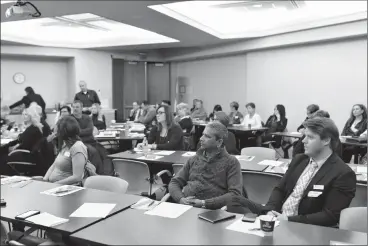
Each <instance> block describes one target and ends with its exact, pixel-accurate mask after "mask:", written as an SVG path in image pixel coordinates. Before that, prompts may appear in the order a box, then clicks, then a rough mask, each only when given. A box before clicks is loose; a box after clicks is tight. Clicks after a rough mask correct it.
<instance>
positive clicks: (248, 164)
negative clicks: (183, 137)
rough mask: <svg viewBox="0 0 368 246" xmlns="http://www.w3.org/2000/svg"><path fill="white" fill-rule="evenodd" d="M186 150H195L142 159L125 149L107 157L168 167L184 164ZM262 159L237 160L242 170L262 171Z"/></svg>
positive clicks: (157, 151) (263, 167)
mask: <svg viewBox="0 0 368 246" xmlns="http://www.w3.org/2000/svg"><path fill="white" fill-rule="evenodd" d="M159 152H161V150H153V151H150V152H149V154H148V156H151V155H152V156H154V155H160V153H159ZM188 152H189V153H192V154H194V153H195V152H190V151H174V152H173V153H172V154H170V155H161V156H162V158H160V159H143V160H142V159H140V158H142V157H144V154H143V152H136V151H132V150H127V151H124V152H120V153H116V154H112V155H109V156H108V157H109V158H112V159H128V160H135V161H142V162H145V163H147V164H149V165H156V164H160V165H166V166H168V167H171V165H172V164H174V163H181V164H185V163H186V162H187V161H188V159H189V158H190V156H183V155H184V154H185V153H188ZM238 157H239V156H238ZM263 160H265V158H264V157H262V156H255V157H254V158H253V159H252V160H251V161H246V160H239V162H240V166H241V169H242V170H249V171H258V172H262V171H263V170H265V169H266V168H267V167H268V166H267V165H259V164H258V163H259V162H260V161H263Z"/></svg>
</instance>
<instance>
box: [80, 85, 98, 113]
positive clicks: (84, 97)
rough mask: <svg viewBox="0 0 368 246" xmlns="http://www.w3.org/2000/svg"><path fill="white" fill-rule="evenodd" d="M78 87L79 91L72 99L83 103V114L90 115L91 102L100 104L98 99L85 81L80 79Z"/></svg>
mask: <svg viewBox="0 0 368 246" xmlns="http://www.w3.org/2000/svg"><path fill="white" fill-rule="evenodd" d="M79 87H80V89H81V91H80V92H78V93H77V94H75V97H74V101H81V102H82V103H83V114H88V115H90V114H91V110H90V108H91V107H92V104H94V103H98V104H101V102H100V99H99V98H98V95H97V93H96V92H95V91H94V90H88V88H87V83H86V82H85V81H83V80H82V81H80V82H79Z"/></svg>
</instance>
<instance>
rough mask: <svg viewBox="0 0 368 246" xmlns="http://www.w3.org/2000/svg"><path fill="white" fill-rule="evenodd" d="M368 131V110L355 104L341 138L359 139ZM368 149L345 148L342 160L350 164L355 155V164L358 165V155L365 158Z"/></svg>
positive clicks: (361, 105)
mask: <svg viewBox="0 0 368 246" xmlns="http://www.w3.org/2000/svg"><path fill="white" fill-rule="evenodd" d="M366 130H367V108H366V107H365V106H364V105H363V104H355V105H354V106H353V108H352V110H351V113H350V118H349V119H348V121H347V122H346V124H345V126H344V129H343V130H342V133H341V136H350V137H359V136H360V135H361V134H362V133H364V132H365V131H366ZM366 153H367V148H366V147H365V148H360V147H356V146H344V147H343V150H342V159H343V160H344V161H345V162H346V163H349V162H350V160H351V157H352V156H353V155H355V156H356V158H354V163H358V158H357V157H358V155H361V156H364V155H365V154H366Z"/></svg>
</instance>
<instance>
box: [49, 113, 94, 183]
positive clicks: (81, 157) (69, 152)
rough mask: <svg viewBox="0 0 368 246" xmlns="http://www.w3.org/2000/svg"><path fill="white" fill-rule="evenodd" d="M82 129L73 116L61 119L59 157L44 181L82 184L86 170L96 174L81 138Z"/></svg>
mask: <svg viewBox="0 0 368 246" xmlns="http://www.w3.org/2000/svg"><path fill="white" fill-rule="evenodd" d="M79 133H80V128H79V124H78V122H77V120H76V119H75V118H74V117H72V116H65V117H63V118H62V119H60V123H59V126H58V131H57V134H58V141H59V144H58V152H59V153H58V156H57V157H56V159H55V161H54V163H53V164H52V165H51V167H50V168H49V170H48V171H47V173H46V175H45V176H44V178H43V180H44V181H49V182H53V183H58V184H66V185H74V184H81V182H82V180H83V179H84V178H85V176H86V170H87V169H89V170H91V169H92V171H94V172H95V169H94V166H93V165H92V164H91V163H90V162H88V153H87V147H86V146H85V145H84V144H83V142H82V141H81V139H80V138H79Z"/></svg>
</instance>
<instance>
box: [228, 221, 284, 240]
mask: <svg viewBox="0 0 368 246" xmlns="http://www.w3.org/2000/svg"><path fill="white" fill-rule="evenodd" d="M279 224H280V221H276V222H275V227H276V226H279ZM226 229H227V230H232V231H237V232H242V233H248V234H253V235H257V236H260V237H264V236H265V234H264V232H263V231H262V230H261V223H260V221H259V219H258V218H257V219H256V221H255V222H254V223H249V222H243V221H242V219H238V220H236V221H235V222H234V223H232V224H231V225H229V226H228V227H226Z"/></svg>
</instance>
